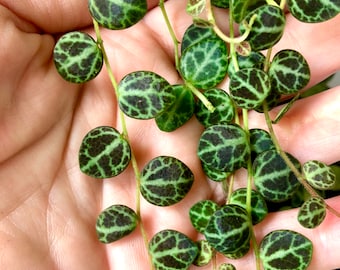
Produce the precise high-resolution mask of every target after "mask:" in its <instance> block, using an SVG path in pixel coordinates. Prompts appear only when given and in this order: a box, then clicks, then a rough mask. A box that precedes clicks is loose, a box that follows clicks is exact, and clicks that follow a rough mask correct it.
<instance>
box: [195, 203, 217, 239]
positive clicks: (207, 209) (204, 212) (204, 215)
mask: <svg viewBox="0 0 340 270" xmlns="http://www.w3.org/2000/svg"><path fill="white" fill-rule="evenodd" d="M219 208H220V207H219V205H218V204H217V203H215V202H214V201H211V200H203V201H199V202H197V203H195V204H194V205H193V206H192V207H191V208H190V211H189V217H190V221H191V224H192V225H193V226H194V228H195V229H196V230H197V231H199V232H200V233H204V230H205V228H206V227H207V225H208V222H209V219H210V217H211V216H212V215H213V214H214V213H215V211H216V210H217V209H219Z"/></svg>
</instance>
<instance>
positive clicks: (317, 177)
mask: <svg viewBox="0 0 340 270" xmlns="http://www.w3.org/2000/svg"><path fill="white" fill-rule="evenodd" d="M302 172H303V174H304V176H305V178H306V180H307V182H308V183H309V184H310V185H311V186H312V187H314V188H316V189H319V190H327V189H332V188H333V187H334V185H335V182H336V175H335V173H334V172H333V170H332V168H331V167H330V166H328V165H326V164H325V163H323V162H321V161H318V160H309V161H307V162H306V163H305V164H303V166H302Z"/></svg>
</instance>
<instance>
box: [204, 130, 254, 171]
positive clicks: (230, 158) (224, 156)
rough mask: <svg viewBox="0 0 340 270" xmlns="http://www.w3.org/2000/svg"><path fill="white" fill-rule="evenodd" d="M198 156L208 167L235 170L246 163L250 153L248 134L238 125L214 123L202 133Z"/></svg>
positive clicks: (218, 169)
mask: <svg viewBox="0 0 340 270" xmlns="http://www.w3.org/2000/svg"><path fill="white" fill-rule="evenodd" d="M197 154H198V157H199V158H200V160H201V161H202V162H203V163H205V164H206V165H207V166H208V167H210V168H212V169H214V170H217V171H224V172H233V171H235V170H237V169H239V168H241V167H243V166H245V165H246V162H247V159H248V158H249V155H250V146H249V143H248V140H247V134H246V133H245V131H244V130H243V129H242V128H241V127H240V126H238V125H235V124H227V125H214V126H210V127H208V128H207V129H206V130H205V131H204V132H203V133H202V135H201V137H200V139H199V143H198V150H197Z"/></svg>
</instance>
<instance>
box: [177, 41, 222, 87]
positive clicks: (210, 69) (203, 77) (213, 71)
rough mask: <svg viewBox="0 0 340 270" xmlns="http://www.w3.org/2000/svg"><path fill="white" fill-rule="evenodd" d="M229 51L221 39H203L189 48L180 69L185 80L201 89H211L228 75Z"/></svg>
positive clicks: (182, 58) (183, 56) (181, 60)
mask: <svg viewBox="0 0 340 270" xmlns="http://www.w3.org/2000/svg"><path fill="white" fill-rule="evenodd" d="M227 68H228V50H227V47H226V44H225V43H224V41H223V40H221V39H219V38H209V39H203V40H201V41H199V42H197V43H195V44H193V45H191V46H190V47H188V48H187V49H186V50H185V51H184V52H183V53H182V56H181V59H180V65H179V69H180V72H181V75H182V76H183V78H184V80H185V81H187V82H189V83H190V84H192V85H193V86H195V87H196V88H199V89H209V88H213V87H215V86H216V85H217V84H218V83H220V82H221V81H222V80H223V79H224V78H225V76H226V74H227Z"/></svg>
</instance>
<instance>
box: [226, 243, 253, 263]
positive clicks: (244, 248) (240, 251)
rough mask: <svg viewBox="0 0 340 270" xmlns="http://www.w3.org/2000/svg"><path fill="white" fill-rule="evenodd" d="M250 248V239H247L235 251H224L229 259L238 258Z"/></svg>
mask: <svg viewBox="0 0 340 270" xmlns="http://www.w3.org/2000/svg"><path fill="white" fill-rule="evenodd" d="M249 250H250V241H246V242H245V243H244V244H243V246H242V247H240V248H239V249H238V250H237V251H235V252H233V253H224V254H223V255H224V256H225V257H227V258H229V259H232V260H236V259H240V258H242V257H243V256H245V255H246V254H247V253H248V252H249Z"/></svg>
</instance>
